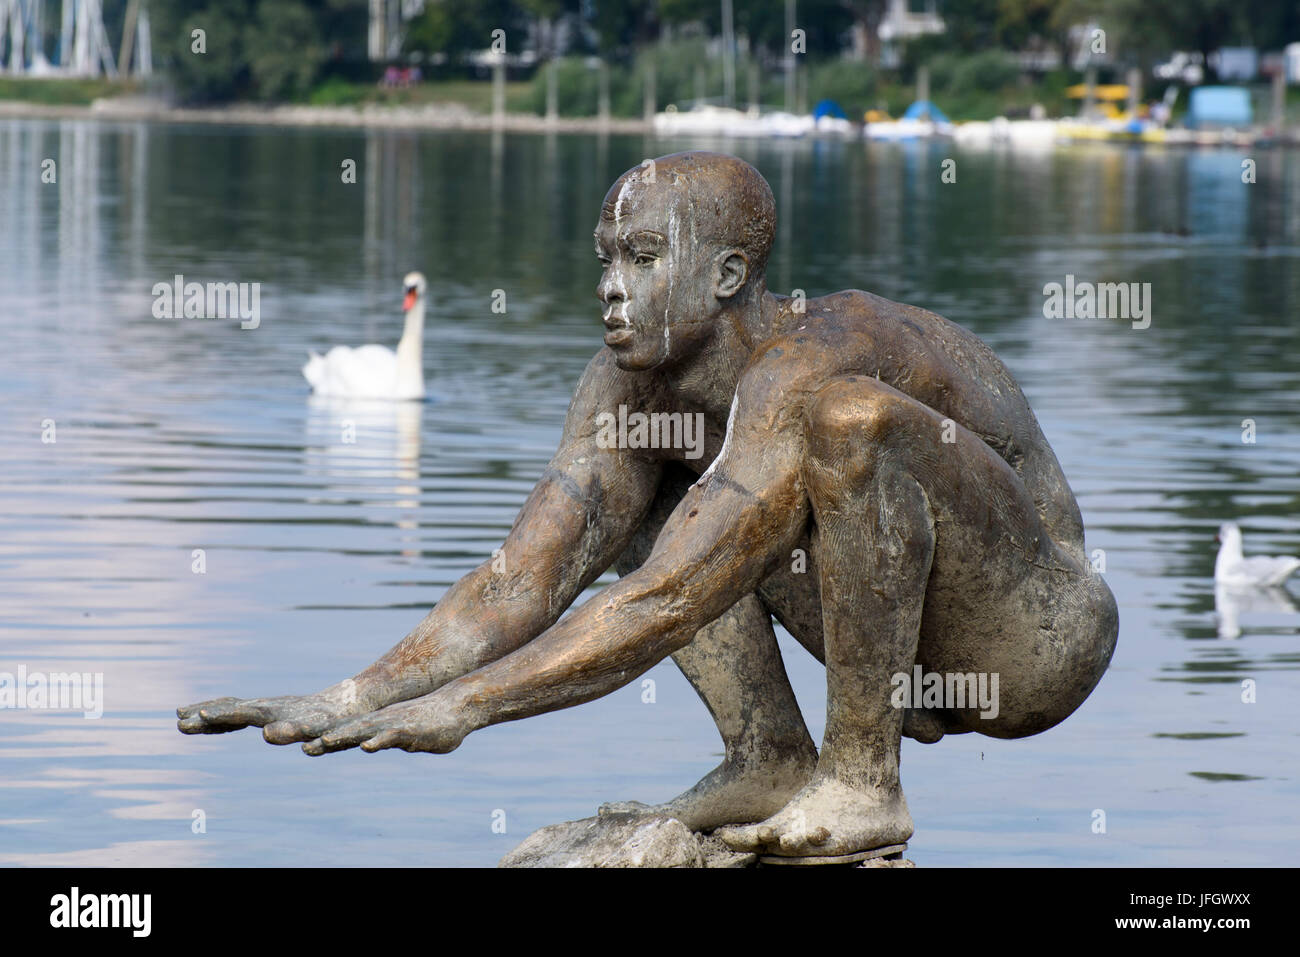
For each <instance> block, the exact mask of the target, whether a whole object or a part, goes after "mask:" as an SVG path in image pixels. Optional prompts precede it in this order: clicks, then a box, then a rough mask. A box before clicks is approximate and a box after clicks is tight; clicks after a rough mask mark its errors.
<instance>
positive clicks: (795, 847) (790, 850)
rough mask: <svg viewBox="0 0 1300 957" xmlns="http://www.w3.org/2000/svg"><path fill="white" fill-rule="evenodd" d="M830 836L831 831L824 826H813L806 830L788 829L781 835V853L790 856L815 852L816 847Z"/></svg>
mask: <svg viewBox="0 0 1300 957" xmlns="http://www.w3.org/2000/svg"><path fill="white" fill-rule="evenodd" d="M830 836H831V832H830V831H828V830H827V829H826V828H824V827H815V828H812V829H811V830H807V831H805V830H796V831H789V832H787V833H785V834H782V835H781V853H782V854H789V855H792V856H801V855H805V854H815V853H817V849H818V848H820V847H821V846H822V845H824V844H825V843H826V842H827V841H828V840H829V839H830Z"/></svg>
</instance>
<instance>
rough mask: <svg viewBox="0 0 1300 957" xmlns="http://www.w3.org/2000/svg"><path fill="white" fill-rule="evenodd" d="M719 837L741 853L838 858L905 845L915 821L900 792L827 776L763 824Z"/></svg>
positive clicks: (729, 830) (723, 832)
mask: <svg viewBox="0 0 1300 957" xmlns="http://www.w3.org/2000/svg"><path fill="white" fill-rule="evenodd" d="M718 836H719V837H721V838H722V840H723V841H724V842H725V843H726V844H727V846H728V847H731V848H733V849H734V850H737V851H751V852H757V853H759V854H771V855H783V856H786V857H821V856H832V857H837V856H841V855H849V854H856V853H858V852H860V851H870V850H875V849H877V848H882V847H889V846H891V845H897V844H905V843H906V842H907V839H908V838H909V837H911V836H912V816H911V814H909V813H908V811H907V802H906V801H904V800H903V792H902V789H901V788H897V787H895V788H894V789H892V790H889V791H881V790H878V789H874V788H856V787H850V786H849V785H847V784H845V783H843V782H842V781H840V780H839V779H838V778H836V777H834V776H832V775H829V774H828V775H821V776H818V777H815V778H814V779H813V780H812V781H810V782H809V783H808V785H807V786H806V787H804V788H803V790H801V791H800V792H799V793H798V794H796V795H795V796H794V799H793V800H791V801H790V803H789V804H787V805H786V806H785V807H783V808H782V809H781V810H780V811H779V812H778V813H776V814H774V815H772V816H771V817H769V818H768V819H767V820H765V821H763V822H762V823H761V824H755V825H751V826H749V827H728V828H723V829H722V830H720V831H718Z"/></svg>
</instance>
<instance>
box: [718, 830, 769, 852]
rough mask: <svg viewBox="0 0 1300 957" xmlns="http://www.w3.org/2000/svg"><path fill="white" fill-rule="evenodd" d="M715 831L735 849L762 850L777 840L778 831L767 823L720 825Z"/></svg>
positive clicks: (724, 841) (725, 842)
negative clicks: (739, 825) (740, 825)
mask: <svg viewBox="0 0 1300 957" xmlns="http://www.w3.org/2000/svg"><path fill="white" fill-rule="evenodd" d="M713 833H714V834H716V835H717V836H718V837H720V838H722V843H724V844H726V845H727V846H728V847H729V848H731V849H732V850H733V851H761V850H763V848H764V847H765V846H766V845H767V844H769V843H771V842H774V841H775V840H776V831H774V830H773V829H772V828H771V827H769V826H767V825H765V824H748V825H745V826H743V827H737V826H732V827H720V828H718V829H717V830H716V831H714V832H713Z"/></svg>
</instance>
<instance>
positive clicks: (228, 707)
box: [176, 698, 267, 734]
mask: <svg viewBox="0 0 1300 957" xmlns="http://www.w3.org/2000/svg"><path fill="white" fill-rule="evenodd" d="M263 700H264V699H261V698H251V699H240V698H214V699H213V700H211V701H201V702H199V703H198V704H192V705H186V706H185V707H183V708H177V709H176V717H177V718H178V719H179V720H178V721H177V722H176V727H177V728H178V729H179V730H180V731H181V732H182V733H184V734H220V733H222V732H223V731H237V730H239V729H240V728H246V727H248V726H249V725H250V724H251V725H261V724H264V723H265V722H266V719H267V714H266V710H265V708H264V706H263Z"/></svg>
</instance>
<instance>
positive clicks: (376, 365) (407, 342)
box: [302, 272, 427, 399]
mask: <svg viewBox="0 0 1300 957" xmlns="http://www.w3.org/2000/svg"><path fill="white" fill-rule="evenodd" d="M402 286H403V288H404V289H405V290H406V299H405V300H404V301H403V303H402V310H403V311H404V312H405V313H406V326H405V328H403V330H402V338H401V341H399V342H398V343H397V351H396V352H394V351H393V350H392V349H390V348H388V347H387V346H376V345H369V346H359V347H357V348H355V349H353V348H351V347H350V346H335V347H334V348H333V349H331V350H330V351H329V352H327V353H325V355H323V356H322V355H318V354H317V353H315V352H312V351H310V350H309V351H308V352H307V356H308V358H307V364H306V365H305V366H303V367H302V374H303V376H305V377H306V379H307V381H308V382H310V383H311V388H312V391H313V392H314V393H316V394H317V395H326V396H341V397H343V398H348V399H423V398H424V291H425V289H426V288H427V283H425V281H424V276H422V275H421V274H420V273H418V272H412V273H407V274H406V278H405V279H403V280H402Z"/></svg>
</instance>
